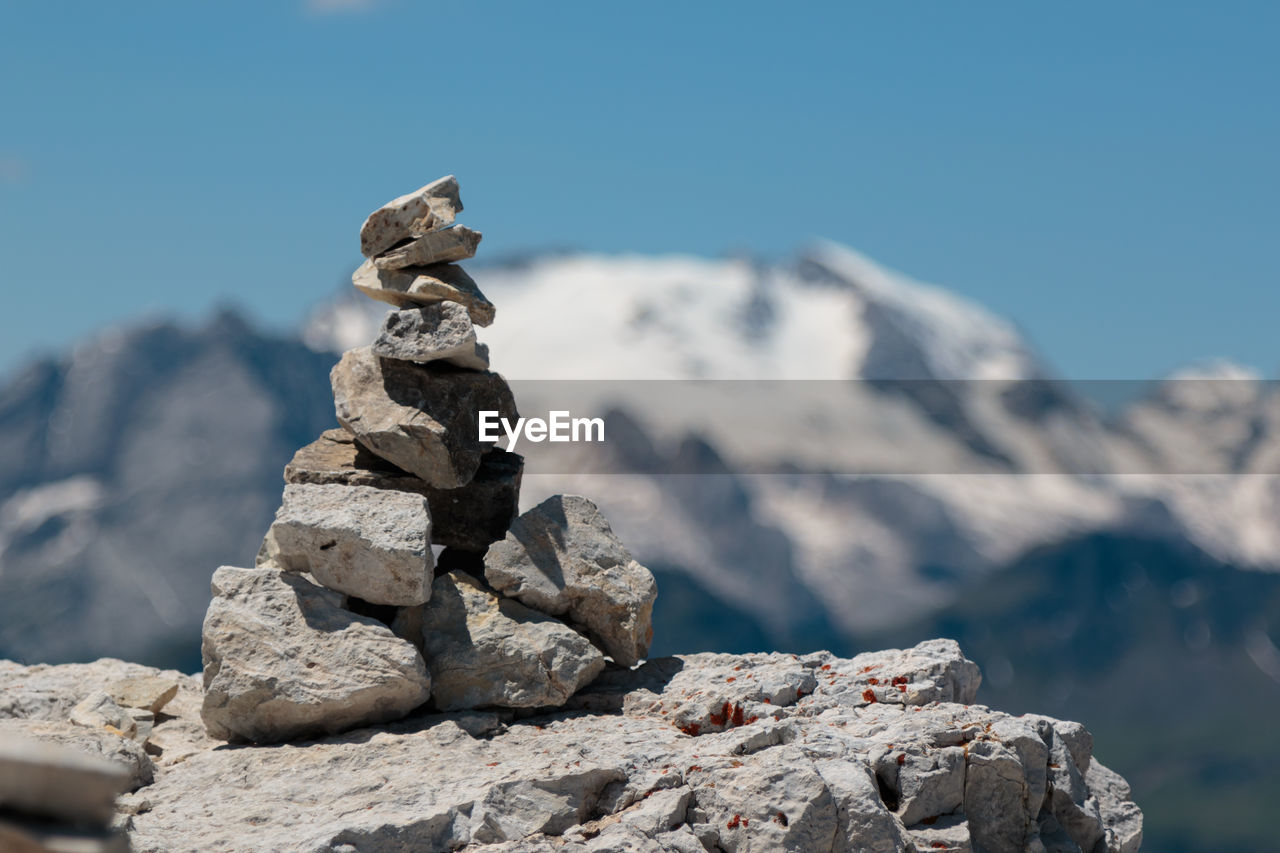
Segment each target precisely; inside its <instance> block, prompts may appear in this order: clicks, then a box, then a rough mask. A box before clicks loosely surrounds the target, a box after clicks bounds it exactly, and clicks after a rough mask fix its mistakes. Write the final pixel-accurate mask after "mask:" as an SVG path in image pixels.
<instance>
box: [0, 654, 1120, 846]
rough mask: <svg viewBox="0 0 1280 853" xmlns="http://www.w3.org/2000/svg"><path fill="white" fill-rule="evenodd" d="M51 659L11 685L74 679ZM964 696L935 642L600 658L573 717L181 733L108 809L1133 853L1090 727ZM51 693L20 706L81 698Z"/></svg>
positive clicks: (186, 693) (412, 838)
mask: <svg viewBox="0 0 1280 853" xmlns="http://www.w3.org/2000/svg"><path fill="white" fill-rule="evenodd" d="M61 669H63V668H60V667H54V668H48V669H46V670H44V671H42V672H41V673H39V674H38V678H29V679H26V682H25V683H27V684H29V685H32V686H33V687H34V685H35V683H36V682H37V681H39V683H41V684H44V685H61V687H60V688H59V691H60V690H63V689H68V688H69V687H70V686H71V685H72V684H73V683H74V680H75V679H73V678H71V677H68V676H63V675H61V674H59V673H58V672H56V671H57V670H61ZM67 669H70V668H67ZM50 670H54V671H50ZM78 672H79V673H83V672H84V670H83V669H80V670H78ZM6 676H7V677H8V681H7V682H5V683H8V684H11V685H17V684H20V683H23V682H22V681H19V680H17V679H15V678H14V677H13V668H12V667H10V669H9V670H8V672H7V673H6V671H5V670H4V669H3V668H0V678H5V677H6ZM978 682H979V674H978V672H977V668H976V667H975V666H974V665H973V664H972V663H970V662H968V661H966V660H965V659H964V658H963V656H962V655H961V654H960V652H959V649H958V647H957V646H956V645H955V644H954V643H951V642H947V641H933V642H930V643H925V644H922V645H920V646H917V647H915V648H913V649H907V650H904V651H900V652H899V651H886V652H877V653H874V654H867V655H859V656H858V657H856V658H853V659H851V660H848V659H841V658H836V657H833V656H831V655H829V654H826V653H817V654H813V655H807V656H803V657H794V656H792V655H783V654H768V655H763V654H762V655H741V656H733V655H710V654H707V655H689V656H684V657H679V658H664V659H660V660H654V661H651V662H649V663H646V664H645V665H643V666H641V667H639V668H638V669H635V670H623V669H621V668H617V667H614V668H610V669H608V670H606V671H605V672H604V673H603V674H602V675H601V676H600V677H599V678H598V679H596V681H595V682H594V683H593V684H591V685H590V686H588V687H587V688H585V689H584V690H583V691H580V692H579V693H578V694H576V695H575V696H574V697H573V698H572V700H571V702H570V705H569V706H568V707H567V708H565V709H563V710H561V711H559V712H556V713H550V714H539V715H536V716H530V717H526V718H523V719H517V718H516V717H515V715H514V713H513V712H510V711H507V712H497V713H495V712H471V713H455V714H435V715H419V716H414V717H411V718H409V719H406V720H402V721H400V722H398V723H392V724H390V725H386V726H383V727H381V728H370V729H361V730H358V731H353V732H349V733H346V734H343V735H337V736H331V737H327V738H324V739H322V740H318V741H315V742H311V743H306V744H299V745H295V746H288V747H276V748H264V747H239V748H235V749H227V748H225V747H223V748H219V749H212V748H210V746H211V744H210V743H209V742H205V743H204V744H199V743H194V742H193V743H192V745H191V746H192V747H193V749H192V751H191V752H189V753H188V754H186V755H185V756H184V757H183V759H182V760H180V761H171V760H170V759H169V758H168V756H167V755H166V756H164V757H162V758H161V759H159V762H158V763H159V764H160V772H159V773H158V775H157V779H156V781H155V783H154V784H152V785H149V786H148V787H146V788H143V789H141V790H139V791H137V792H135V793H133V794H129V795H126V796H125V797H123V798H122V800H121V803H120V811H121V814H122V818H121V819H122V820H123V821H124V823H125V825H126V826H127V827H128V828H129V829H130V833H131V838H132V842H133V845H134V849H135V850H139V851H155V853H159V852H160V851H165V853H179V851H205V850H243V849H272V850H300V851H321V850H344V851H350V850H359V851H362V853H377V851H398V850H450V849H463V850H471V849H474V850H477V851H479V850H487V851H504V850H505V851H517V850H518V851H573V853H581V851H618V850H637V851H659V850H663V851H672V850H676V851H699V850H708V849H711V850H714V849H721V850H726V851H728V850H740V851H745V850H752V851H774V850H796V851H806V853H807V851H816V853H826V851H841V853H850V851H864V850H865V851H876V853H890V851H895V853H896V851H908V850H913V849H914V850H920V851H931V850H935V849H939V850H940V849H950V850H970V851H972V850H976V849H979V848H978V846H977V839H980V838H985V839H988V842H987V843H988V845H989V846H987V847H986V848H985V849H987V850H988V851H991V853H1003V851H1019V853H1021V851H1025V850H1041V849H1044V850H1055V851H1064V850H1075V849H1080V848H1081V842H1087V841H1088V839H1090V838H1095V837H1096V838H1099V839H1101V842H1102V843H1101V844H1100V845H1097V846H1096V847H1094V848H1089V847H1085V848H1084V849H1096V850H1098V851H1101V850H1106V851H1108V853H1119V851H1126V853H1128V851H1135V850H1137V849H1138V847H1139V845H1140V843H1141V833H1142V817H1141V813H1140V812H1139V811H1138V809H1137V807H1136V806H1135V805H1134V804H1133V803H1132V802H1130V801H1129V794H1128V787H1127V786H1126V785H1125V783H1124V781H1123V780H1122V779H1120V778H1119V777H1118V776H1116V775H1115V774H1114V773H1111V772H1110V771H1108V770H1107V769H1106V768H1105V767H1103V766H1102V765H1101V764H1099V763H1098V762H1097V761H1095V760H1093V758H1092V756H1091V749H1092V744H1091V742H1090V739H1089V737H1088V734H1087V732H1085V731H1084V729H1083V728H1082V727H1080V726H1079V725H1078V724H1075V723H1064V722H1061V721H1057V720H1051V719H1049V718H1046V717H1038V716H1034V715H1028V716H1025V717H1012V716H1009V715H1008V714H1003V713H1000V712H998V711H992V710H990V709H987V708H985V707H982V706H979V705H975V704H973V700H974V698H975V696H974V693H975V691H976V689H977V686H978ZM900 688H906V689H900ZM59 691H53V692H59ZM45 695H46V697H49V698H48V700H47V701H44V702H43V703H37V702H24V703H23V707H32V708H35V707H41V706H42V704H44V705H47V704H50V703H52V704H61V705H63V706H64V707H70V704H73V702H72V701H71V697H70V696H62V697H60V698H53V697H52V693H51V692H50V691H48V690H46V691H45ZM191 695H192V694H191V693H190V688H189V687H188V686H186V685H184V686H183V688H182V690H181V691H180V692H179V695H178V697H177V698H176V699H175V700H174V701H173V702H172V703H171V706H170V709H171V710H174V711H176V712H178V713H179V714H180V716H178V717H175V718H173V719H170V720H167V721H164V722H162V723H161V724H160V725H159V726H158V727H157V730H156V732H157V736H160V735H161V733H163V732H164V730H165V728H166V727H177V726H180V725H182V723H183V720H182V717H181V715H186V714H194V713H195V707H196V706H195V705H194V704H191V703H190V702H189V701H188V699H189V698H190V697H191ZM872 698H874V699H875V701H874V702H873V701H871V700H872ZM765 699H769V700H770V701H769V702H765V701H764V700H765ZM726 703H727V704H728V705H729V709H728V713H727V714H726V713H725V704H726ZM739 706H741V707H742V709H743V717H742V719H741V724H737V723H736V722H735V717H737V716H738V714H737V709H738V707H739ZM748 707H750V708H751V709H753V710H752V713H751V714H749V715H748V714H747V713H746V711H747V708H748ZM756 708H759V709H760V710H762V711H763V712H764V713H762V714H758V715H757V714H756V713H755V711H754V709H756ZM681 709H683V710H681ZM664 712H665V713H664ZM673 715H674V716H675V717H676V718H675V719H673ZM752 717H754V719H752ZM713 718H724V719H725V722H724V723H717V722H716V721H715V719H713ZM698 720H701V721H702V722H703V724H704V725H703V726H701V727H700V728H698V729H697V730H696V731H697V733H696V735H695V734H693V731H694V729H693V726H692V725H691V724H693V723H696V722H697V721H698ZM191 728H194V726H192V725H191V724H190V723H189V722H188V723H187V729H188V730H189V729H191ZM984 768H998V769H1000V771H1001V772H1000V773H995V774H992V773H988V772H986V770H985V769H984ZM969 777H972V779H971V780H970V779H969ZM1059 785H1063V786H1064V787H1062V790H1063V792H1064V794H1065V796H1061V795H1059V794H1058V793H1057V791H1058V790H1059ZM210 792H216V796H210ZM1014 794H1016V795H1017V797H1016V799H1015V798H1014V797H1013V795H1014ZM996 804H1005V807H1000V808H997V807H996ZM944 809H945V810H946V811H940V810H944ZM1019 832H1021V834H1022V835H1021V837H1020V838H1018V839H1017V840H1016V841H1014V840H1013V837H1014V836H1015V835H1017V834H1018V833H1019ZM1073 839H1079V840H1078V841H1077V840H1073ZM485 845H488V846H485ZM704 845H705V846H704ZM938 845H941V846H938Z"/></svg>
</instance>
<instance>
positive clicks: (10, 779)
mask: <svg viewBox="0 0 1280 853" xmlns="http://www.w3.org/2000/svg"><path fill="white" fill-rule="evenodd" d="M20 722H23V723H25V722H26V721H13V720H10V721H6V723H5V725H4V726H3V727H0V809H4V810H13V811H17V812H22V813H24V814H30V815H38V816H44V817H48V818H53V819H56V820H66V821H86V822H90V823H102V824H105V823H106V822H107V821H109V820H110V819H111V815H112V812H113V811H114V807H113V804H114V800H115V797H116V795H117V794H119V793H121V792H123V791H124V790H126V787H127V785H128V783H129V774H128V772H127V771H126V769H125V768H124V767H123V766H121V764H120V763H118V762H114V761H111V760H108V759H106V758H103V757H101V756H100V755H94V754H92V752H91V751H89V750H82V749H79V748H77V747H76V746H75V745H68V744H67V743H65V742H63V743H59V742H57V741H56V740H51V739H48V738H40V739H39V740H36V739H34V738H32V737H30V736H28V735H29V732H28V731H26V730H23V729H22V728H20ZM36 725H37V726H38V725H40V724H39V723H36ZM44 725H48V724H44ZM121 742H122V743H123V742H124V741H123V740H122V741H121ZM148 781H150V779H148Z"/></svg>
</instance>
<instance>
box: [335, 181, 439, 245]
mask: <svg viewBox="0 0 1280 853" xmlns="http://www.w3.org/2000/svg"><path fill="white" fill-rule="evenodd" d="M461 212H462V199H461V198H459V196H458V180H457V179H456V178H455V177H454V176H453V175H446V176H445V177H443V178H440V179H439V180H436V181H432V182H431V183H429V184H427V185H426V186H425V187H422V188H420V189H418V190H415V191H414V192H411V193H408V194H406V195H402V196H400V197H399V198H397V199H393V200H392V201H389V202H387V203H386V204H384V205H383V206H382V207H380V208H378V209H377V210H375V211H374V212H373V213H371V214H369V218H368V219H366V220H365V221H364V225H362V226H361V227H360V252H361V254H363V255H364V256H365V257H366V258H372V257H373V256H374V255H378V254H381V253H382V252H385V251H386V250H387V249H390V248H391V247H392V246H394V245H395V244H396V243H399V242H402V241H403V240H407V239H409V238H410V237H417V236H420V235H422V234H427V233H429V232H431V231H435V230H437V229H439V228H444V227H445V226H446V225H451V224H453V220H454V219H456V218H457V216H458V214H459V213H461Z"/></svg>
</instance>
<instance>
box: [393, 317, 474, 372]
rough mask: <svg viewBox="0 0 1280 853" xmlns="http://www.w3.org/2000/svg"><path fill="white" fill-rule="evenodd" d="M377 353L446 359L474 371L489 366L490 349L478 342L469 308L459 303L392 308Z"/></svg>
mask: <svg viewBox="0 0 1280 853" xmlns="http://www.w3.org/2000/svg"><path fill="white" fill-rule="evenodd" d="M372 349H373V353H374V355H378V356H382V357H383V358H398V359H400V360H401V361H416V362H418V363H420V364H426V363H427V362H431V361H447V362H449V363H451V364H456V365H458V366H459V367H467V368H470V369H472V370H488V369H489V348H488V347H487V346H485V345H484V344H481V343H476V330H475V327H474V326H473V325H472V323H471V316H470V315H469V314H468V313H467V309H466V308H463V307H462V306H461V305H459V304H458V303H456V302H437V303H435V304H433V305H424V306H422V307H421V308H406V309H405V310H403V311H393V312H391V313H390V314H388V315H387V319H385V320H383V321H382V331H381V332H379V334H378V337H377V338H376V339H375V340H374V342H373V347H372Z"/></svg>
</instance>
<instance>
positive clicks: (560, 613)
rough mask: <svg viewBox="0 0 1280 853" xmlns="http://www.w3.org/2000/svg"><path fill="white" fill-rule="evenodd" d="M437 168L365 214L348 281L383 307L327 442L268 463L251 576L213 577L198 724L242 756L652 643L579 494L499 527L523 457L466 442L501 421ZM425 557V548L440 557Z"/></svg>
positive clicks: (502, 698)
mask: <svg viewBox="0 0 1280 853" xmlns="http://www.w3.org/2000/svg"><path fill="white" fill-rule="evenodd" d="M461 210H462V201H461V199H460V198H459V195H458V183H457V181H456V180H455V179H454V178H453V176H449V177H445V178H441V179H440V180H438V181H435V182H433V183H430V184H428V185H426V186H425V187H422V188H421V189H419V190H417V191H416V192H412V193H409V194H408V195H404V196H401V197H400V198H397V199H395V200H394V201H391V202H389V203H388V204H386V205H384V206H382V207H381V208H379V209H378V210H376V211H374V212H373V214H371V215H370V216H369V218H368V219H367V220H366V221H365V223H364V226H363V228H361V231H360V246H361V251H362V253H363V254H364V256H365V258H366V260H365V262H364V263H363V264H362V265H361V266H360V268H359V269H358V270H356V272H355V274H354V276H353V277H352V283H353V284H354V285H355V287H356V288H357V289H358V290H360V291H361V292H362V293H364V294H365V295H367V296H370V297H372V298H373V299H377V300H380V301H382V302H386V303H388V304H390V305H391V306H392V307H393V308H394V309H395V310H394V311H391V312H390V313H389V314H388V315H387V318H386V320H385V322H384V323H383V325H382V328H381V330H380V333H379V334H378V336H377V339H376V340H375V341H374V342H373V343H372V345H370V346H367V347H360V348H357V349H353V350H350V351H348V352H347V353H345V354H344V355H343V356H342V360H341V361H340V362H339V363H338V364H337V366H335V367H334V369H333V372H332V375H331V380H332V384H333V394H334V403H335V410H336V414H337V419H338V422H339V423H340V424H341V427H342V428H341V429H333V430H329V431H327V432H325V433H323V434H322V435H321V436H320V437H319V438H318V439H317V440H316V441H315V442H313V443H312V444H310V445H307V446H306V447H304V448H302V449H301V450H299V451H298V452H297V454H296V455H295V456H294V458H293V460H292V461H291V462H290V463H289V465H288V466H287V467H286V468H285V472H284V479H285V484H286V485H285V488H284V497H283V502H282V505H281V507H280V509H279V511H278V512H277V513H276V518H275V521H274V522H273V523H272V525H271V528H270V529H269V530H268V532H267V535H266V538H265V540H264V541H263V544H262V548H261V550H260V551H259V554H258V558H257V564H256V566H255V567H254V568H252V569H243V568H233V567H222V568H220V569H218V570H217V571H216V572H215V573H214V576H213V584H212V592H213V599H212V602H211V603H210V605H209V610H208V613H207V615H206V617H205V622H204V630H203V643H202V653H203V658H204V700H203V706H202V709H201V716H202V717H203V720H204V724H205V727H206V729H207V730H208V732H209V734H210V735H211V736H212V737H215V738H218V739H222V740H228V741H252V742H258V743H267V742H278V741H285V740H294V739H299V738H305V737H312V736H318V735H322V734H327V733H335V732H339V731H342V730H345V729H349V728H353V727H356V726H361V725H368V724H374V723H383V722H388V721H390V720H394V719H398V718H400V717H403V716H405V715H407V714H409V713H410V712H412V711H414V710H415V709H418V708H421V707H424V706H427V707H433V708H434V709H436V710H440V711H457V710H464V709H473V708H539V709H546V708H555V707H559V706H561V705H563V704H564V703H565V702H566V701H567V700H568V699H569V697H571V696H572V695H573V694H574V693H575V692H577V691H578V690H579V689H580V688H581V687H583V686H584V685H586V684H588V683H589V682H591V681H592V680H593V679H595V678H596V676H597V675H599V674H600V673H601V671H602V670H603V669H604V667H605V657H606V656H608V657H610V658H612V660H613V661H614V662H615V663H616V664H618V665H620V666H623V667H631V666H634V665H636V664H637V663H638V662H640V661H641V660H642V659H643V658H644V657H645V655H646V653H647V651H648V647H649V643H650V641H651V639H652V627H651V614H652V609H653V602H654V598H655V597H656V593H657V590H656V585H655V583H654V579H653V576H652V574H650V572H649V571H648V569H646V568H644V567H643V566H641V565H640V564H639V563H637V562H636V561H635V560H633V559H632V558H631V555H630V554H629V553H628V552H627V550H626V548H625V547H624V546H623V545H622V543H621V542H619V541H618V539H617V537H616V536H614V534H613V531H612V530H611V529H610V527H609V524H608V522H607V521H606V520H605V519H604V517H603V516H602V515H601V514H600V511H599V510H598V509H597V508H596V506H595V505H594V504H592V503H591V501H589V500H587V499H586V498H582V497H577V496H564V495H557V496H555V497H552V498H549V499H547V500H546V501H544V502H543V503H541V504H539V505H538V506H536V507H534V508H533V509H531V510H529V511H528V512H526V513H525V514H524V515H522V516H520V517H519V518H516V513H517V511H518V500H519V492H520V478H521V473H522V470H523V459H522V458H521V457H520V456H518V455H516V454H514V453H508V452H506V451H504V450H502V449H499V448H497V447H495V446H494V445H492V444H487V443H484V442H481V441H480V440H479V430H478V426H479V424H478V419H479V412H480V411H485V410H487V411H497V412H499V413H500V414H501V416H502V417H505V418H512V419H514V418H515V417H516V406H515V401H514V400H513V399H512V394H511V389H510V388H509V387H508V385H507V383H506V381H505V380H504V379H503V378H502V377H501V376H499V375H498V374H497V373H495V372H493V371H491V370H489V353H488V349H487V348H486V347H485V345H484V344H481V343H479V342H478V341H477V340H476V332H475V328H476V327H477V326H480V327H484V326H488V325H490V324H491V323H492V322H493V320H494V315H495V309H494V306H493V304H492V303H490V302H489V300H488V299H487V298H485V296H484V294H483V293H481V292H480V289H479V287H478V286H477V285H476V283H475V281H474V280H472V278H471V277H470V276H469V275H467V273H466V272H464V271H463V270H462V268H461V267H459V266H457V264H456V262H457V261H460V260H465V259H467V258H470V257H473V256H474V255H475V251H476V247H477V246H478V245H479V243H480V238H481V235H480V233H479V232H476V231H472V230H471V229H469V228H466V227H464V226H462V225H455V224H454V220H455V219H456V217H457V215H458V213H459V212H461ZM432 546H436V547H437V548H442V550H441V551H440V552H439V555H438V558H437V557H436V553H435V551H434V550H433V547H432Z"/></svg>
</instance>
